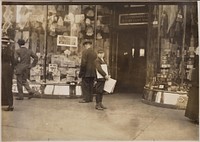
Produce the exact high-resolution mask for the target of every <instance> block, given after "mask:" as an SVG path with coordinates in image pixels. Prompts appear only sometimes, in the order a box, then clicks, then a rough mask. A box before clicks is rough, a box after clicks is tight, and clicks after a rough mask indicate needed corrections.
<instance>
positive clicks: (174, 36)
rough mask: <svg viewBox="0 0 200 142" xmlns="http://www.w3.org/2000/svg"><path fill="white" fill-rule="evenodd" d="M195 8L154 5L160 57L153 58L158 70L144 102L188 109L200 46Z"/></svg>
mask: <svg viewBox="0 0 200 142" xmlns="http://www.w3.org/2000/svg"><path fill="white" fill-rule="evenodd" d="M172 8H173V10H172ZM191 9H193V10H191ZM194 9H196V8H195V6H194V5H187V6H186V5H170V6H169V5H161V6H158V7H157V6H155V7H154V11H157V12H155V13H154V15H153V16H152V17H153V20H154V21H155V19H158V25H157V26H154V27H153V29H154V31H152V32H155V31H156V30H157V33H158V34H157V35H158V38H157V42H158V44H157V46H158V50H157V55H158V56H159V59H158V60H157V62H156V61H153V60H150V61H149V62H150V64H152V62H154V63H156V64H157V70H156V71H155V73H154V74H152V75H151V76H150V78H149V80H147V81H146V85H145V87H144V94H143V101H144V102H147V103H150V104H154V105H159V106H165V107H172V108H181V109H184V108H186V105H187V93H188V91H189V89H190V79H191V73H192V70H193V64H194V54H195V53H194V51H195V48H196V47H197V46H198V38H197V32H195V30H196V31H197V25H198V24H197V19H196V18H195V16H194V15H196V16H197V11H195V10H194ZM156 17H158V18H156ZM154 21H153V22H154ZM186 33H187V34H186ZM188 33H189V34H188ZM154 45H155V44H154ZM180 100H182V103H180Z"/></svg>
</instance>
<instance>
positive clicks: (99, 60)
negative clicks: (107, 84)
mask: <svg viewBox="0 0 200 142" xmlns="http://www.w3.org/2000/svg"><path fill="white" fill-rule="evenodd" d="M102 64H106V65H107V63H106V61H105V60H104V61H103V60H101V59H100V58H97V59H96V61H95V65H96V70H97V72H98V73H100V74H101V75H102V76H103V77H104V78H97V81H105V80H106V79H105V76H106V75H107V73H106V72H105V71H104V70H103V69H102V67H101V65H102ZM108 73H109V72H108Z"/></svg>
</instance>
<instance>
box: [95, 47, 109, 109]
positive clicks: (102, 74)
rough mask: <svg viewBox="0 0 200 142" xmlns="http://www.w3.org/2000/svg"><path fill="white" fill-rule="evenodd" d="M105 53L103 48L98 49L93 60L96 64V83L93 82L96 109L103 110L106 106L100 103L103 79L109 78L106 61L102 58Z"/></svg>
mask: <svg viewBox="0 0 200 142" xmlns="http://www.w3.org/2000/svg"><path fill="white" fill-rule="evenodd" d="M104 56H105V53H104V50H103V49H99V50H98V51H97V59H96V61H95V64H96V70H97V79H96V81H97V83H96V84H95V89H96V94H97V95H96V107H95V108H96V109H97V110H103V109H106V107H105V106H104V105H103V104H102V100H103V92H104V84H105V81H106V80H108V79H109V77H110V76H109V75H108V68H107V63H106V61H105V59H104Z"/></svg>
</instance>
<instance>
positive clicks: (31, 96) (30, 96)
mask: <svg viewBox="0 0 200 142" xmlns="http://www.w3.org/2000/svg"><path fill="white" fill-rule="evenodd" d="M33 95H34V93H33V92H31V93H29V96H28V99H29V100H30V99H31V98H33Z"/></svg>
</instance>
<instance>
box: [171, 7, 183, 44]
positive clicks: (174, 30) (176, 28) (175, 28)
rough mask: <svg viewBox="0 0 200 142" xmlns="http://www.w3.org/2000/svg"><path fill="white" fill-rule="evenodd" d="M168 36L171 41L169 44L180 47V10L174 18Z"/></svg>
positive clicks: (181, 17)
mask: <svg viewBox="0 0 200 142" xmlns="http://www.w3.org/2000/svg"><path fill="white" fill-rule="evenodd" d="M169 35H170V38H172V40H170V42H172V43H177V44H178V45H182V36H183V15H182V11H181V9H179V12H178V14H177V16H176V20H175V21H174V23H173V25H172V26H171V28H170V30H169Z"/></svg>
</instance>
